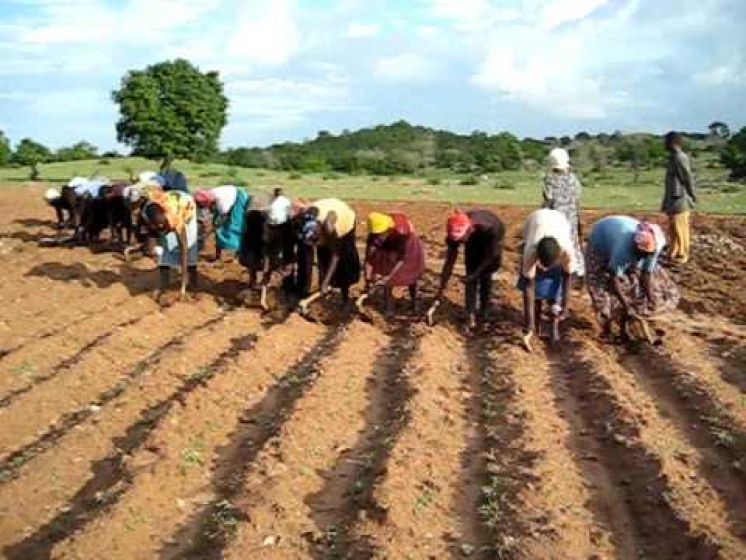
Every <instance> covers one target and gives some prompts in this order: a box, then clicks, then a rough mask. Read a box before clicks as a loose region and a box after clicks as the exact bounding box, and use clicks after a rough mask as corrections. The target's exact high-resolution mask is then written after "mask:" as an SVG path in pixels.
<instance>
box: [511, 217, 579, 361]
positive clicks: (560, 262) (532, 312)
mask: <svg viewBox="0 0 746 560" xmlns="http://www.w3.org/2000/svg"><path fill="white" fill-rule="evenodd" d="M574 251H575V246H574V244H573V240H572V228H571V226H570V224H569V223H568V222H567V219H566V218H565V216H564V214H562V212H560V211H558V210H551V209H549V208H543V209H541V210H536V211H535V212H533V213H531V214H530V215H529V216H528V218H526V221H525V222H524V224H523V243H522V256H521V265H520V273H519V277H518V289H519V290H521V291H522V292H523V316H524V319H525V327H524V332H523V343H524V345H525V346H526V349H527V350H529V351H531V338H532V337H533V336H534V334H535V333H536V332H537V328H536V322H537V321H539V329H538V332H539V335H540V334H541V328H540V326H541V316H542V304H543V302H544V301H546V302H547V303H548V305H549V308H550V309H549V311H550V314H551V317H552V342H555V343H556V342H558V341H559V340H558V337H559V322H560V320H561V319H562V318H563V317H564V316H565V314H566V313H567V309H568V302H569V299H570V289H569V288H570V275H571V274H572V273H573V272H574V268H573V267H574V263H575V262H577V259H574V258H573V257H574V255H573V252H574Z"/></svg>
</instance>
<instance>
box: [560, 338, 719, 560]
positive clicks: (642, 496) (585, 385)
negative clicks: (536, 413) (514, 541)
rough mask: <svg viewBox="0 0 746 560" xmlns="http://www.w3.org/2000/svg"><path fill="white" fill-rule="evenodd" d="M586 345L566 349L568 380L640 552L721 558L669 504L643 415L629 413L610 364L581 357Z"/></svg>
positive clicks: (657, 555) (668, 485)
mask: <svg viewBox="0 0 746 560" xmlns="http://www.w3.org/2000/svg"><path fill="white" fill-rule="evenodd" d="M582 350H584V349H583V348H582V346H578V345H575V347H574V348H571V349H568V350H567V351H566V352H565V363H566V371H567V372H572V374H571V375H570V376H569V384H570V387H571V390H572V392H573V394H574V395H575V398H576V399H577V400H578V401H579V402H580V403H581V404H580V407H579V413H580V415H581V416H582V417H583V419H584V421H585V424H586V425H587V426H589V428H590V430H591V433H592V434H593V436H594V438H595V440H596V441H597V442H598V443H599V448H598V455H597V457H598V460H599V462H600V463H601V464H602V465H603V466H604V467H608V472H609V473H610V474H611V476H612V477H613V479H614V483H615V484H616V486H617V487H618V488H619V489H620V490H621V492H623V494H624V497H625V500H626V502H627V506H628V507H629V509H630V512H631V516H630V519H631V521H632V523H633V526H632V527H631V529H632V531H633V532H634V535H635V540H636V542H637V547H638V554H639V555H640V556H642V557H650V558H672V559H673V558H677V559H679V558H681V559H692V560H694V559H695V558H696V559H704V558H717V557H718V548H717V546H715V545H714V544H713V543H711V542H709V540H708V539H707V538H706V537H705V536H703V535H697V534H695V532H694V530H693V528H692V526H691V524H690V523H688V522H687V520H686V519H683V518H682V517H681V516H680V515H679V514H678V512H677V511H676V508H675V507H672V506H671V504H670V503H669V499H670V498H669V497H670V495H671V493H672V492H673V489H672V488H671V484H672V482H671V480H670V479H669V478H668V477H667V476H666V474H665V472H664V465H663V462H662V460H661V458H660V457H657V456H656V454H655V453H653V452H651V450H650V449H648V448H647V446H646V445H645V443H644V441H641V439H642V438H641V437H640V430H641V425H640V423H639V419H638V418H635V416H634V415H633V416H630V413H629V411H628V410H625V408H624V406H623V405H621V404H620V403H619V402H618V400H617V398H618V394H617V393H616V391H615V387H613V386H612V384H610V383H609V376H608V374H604V373H601V372H600V369H599V368H602V367H604V365H605V364H603V363H601V364H599V363H597V361H596V360H594V359H593V358H592V357H591V358H588V357H581V354H583V352H582Z"/></svg>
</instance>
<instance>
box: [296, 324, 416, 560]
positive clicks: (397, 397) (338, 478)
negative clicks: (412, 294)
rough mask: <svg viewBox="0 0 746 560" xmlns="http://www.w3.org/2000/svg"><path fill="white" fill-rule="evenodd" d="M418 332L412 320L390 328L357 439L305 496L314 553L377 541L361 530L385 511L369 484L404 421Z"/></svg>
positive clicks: (342, 551) (363, 547)
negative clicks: (389, 338)
mask: <svg viewBox="0 0 746 560" xmlns="http://www.w3.org/2000/svg"><path fill="white" fill-rule="evenodd" d="M419 344H420V334H418V333H417V332H416V331H415V327H414V326H412V325H404V326H402V327H400V328H399V329H398V330H397V331H396V332H394V333H392V335H391V341H390V342H389V344H388V346H387V347H386V348H385V349H384V350H382V351H381V352H380V353H379V355H378V357H377V358H376V360H375V361H374V362H373V365H372V369H371V375H370V376H369V380H368V383H367V386H366V393H367V395H368V399H367V400H368V403H367V406H366V408H365V411H364V413H363V417H364V420H365V425H364V427H363V428H362V430H361V431H360V432H359V434H358V438H357V441H356V442H354V444H353V445H352V446H351V447H349V448H346V449H343V450H342V452H341V453H340V454H339V457H338V458H337V460H336V462H335V463H334V464H333V465H332V466H331V468H329V469H328V470H326V471H324V473H323V475H322V477H323V479H324V484H323V486H322V488H321V489H320V490H319V491H318V492H315V493H313V494H312V495H310V496H308V497H307V498H306V500H305V501H306V505H307V506H308V507H309V508H310V509H311V517H312V518H313V521H314V523H315V525H316V529H315V531H314V532H313V533H311V534H309V535H306V537H307V539H308V541H309V544H310V546H311V551H310V552H311V554H312V555H313V556H314V557H315V558H325V559H326V558H330V557H339V558H344V557H354V558H370V557H372V556H373V554H374V551H375V550H376V546H377V543H375V542H374V540H373V538H372V535H369V534H367V533H366V532H365V530H364V524H365V522H368V521H370V522H375V523H383V522H384V521H385V520H386V518H387V511H386V509H385V506H384V505H383V504H380V503H379V502H378V501H377V500H376V496H375V494H374V490H375V488H376V485H377V482H378V481H379V479H380V478H381V477H382V476H384V475H385V473H386V469H387V464H388V460H389V456H390V454H391V450H392V449H393V446H394V445H395V443H396V442H397V440H398V438H399V436H400V434H401V432H402V429H403V428H404V426H405V425H406V424H407V422H408V421H409V410H408V404H409V400H410V399H411V397H412V387H411V385H410V380H409V378H410V375H411V374H412V371H413V370H414V368H415V365H414V364H413V363H412V357H413V356H414V355H415V353H416V352H417V350H418V348H419Z"/></svg>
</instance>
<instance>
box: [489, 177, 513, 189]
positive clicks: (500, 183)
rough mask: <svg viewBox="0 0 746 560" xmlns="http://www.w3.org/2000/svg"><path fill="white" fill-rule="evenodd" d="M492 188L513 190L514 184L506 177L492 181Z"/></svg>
mask: <svg viewBox="0 0 746 560" xmlns="http://www.w3.org/2000/svg"><path fill="white" fill-rule="evenodd" d="M492 188H493V189H497V190H501V191H514V190H515V184H513V183H511V182H510V181H508V180H506V179H498V180H497V181H495V182H494V183H493V185H492Z"/></svg>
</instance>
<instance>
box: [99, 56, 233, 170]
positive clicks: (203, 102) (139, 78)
mask: <svg viewBox="0 0 746 560" xmlns="http://www.w3.org/2000/svg"><path fill="white" fill-rule="evenodd" d="M112 98H113V99H114V101H115V102H116V103H118V104H119V112H120V119H119V122H117V138H118V139H119V141H120V142H123V143H124V144H127V145H129V146H132V148H133V153H134V154H136V155H143V156H146V157H161V158H176V157H180V158H189V159H202V158H205V157H207V156H209V155H211V154H213V153H214V152H215V151H216V150H217V147H218V140H219V139H220V132H221V131H222V129H223V127H224V126H225V125H226V122H227V110H228V99H227V98H226V97H225V95H224V94H223V83H222V82H221V81H220V79H219V76H218V73H217V72H207V73H203V72H200V71H199V69H198V68H196V67H195V66H193V65H192V64H191V63H189V62H188V61H186V60H182V59H179V60H174V61H169V62H161V63H159V64H154V65H152V66H148V67H147V68H146V69H145V70H133V71H130V72H128V73H127V74H126V75H125V76H124V77H123V78H122V83H121V87H120V88H119V89H118V90H117V91H114V92H113V93H112Z"/></svg>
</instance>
